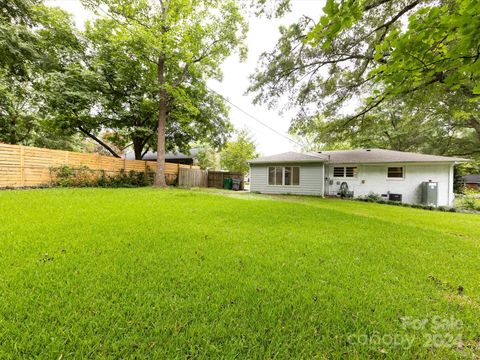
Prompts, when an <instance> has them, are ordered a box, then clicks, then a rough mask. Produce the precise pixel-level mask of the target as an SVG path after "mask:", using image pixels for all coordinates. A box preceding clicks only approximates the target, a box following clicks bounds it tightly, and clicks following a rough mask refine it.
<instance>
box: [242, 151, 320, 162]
mask: <svg viewBox="0 0 480 360" xmlns="http://www.w3.org/2000/svg"><path fill="white" fill-rule="evenodd" d="M327 160H328V156H326V155H323V154H318V153H297V152H293V151H289V152H286V153H282V154H276V155H271V156H263V157H259V158H257V159H254V160H249V161H248V162H249V163H250V164H268V163H290V162H292V163H293V162H294V163H299V162H302V163H303V162H325V161H327Z"/></svg>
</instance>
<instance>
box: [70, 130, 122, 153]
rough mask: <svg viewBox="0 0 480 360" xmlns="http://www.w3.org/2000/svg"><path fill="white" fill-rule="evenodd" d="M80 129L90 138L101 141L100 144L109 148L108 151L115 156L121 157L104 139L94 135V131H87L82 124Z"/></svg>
mask: <svg viewBox="0 0 480 360" xmlns="http://www.w3.org/2000/svg"><path fill="white" fill-rule="evenodd" d="M78 130H80V131H81V132H82V133H83V134H85V135H86V136H88V137H89V138H90V139H93V140H94V141H96V142H97V143H99V144H100V145H102V146H103V147H104V148H105V149H106V150H108V152H110V154H112V155H113V156H114V157H116V158H120V156H119V155H118V154H117V153H116V152H115V151H114V150H113V149H112V148H111V147H110V146H108V145H107V144H106V143H104V142H103V141H102V140H100V139H99V138H97V137H96V136H95V135H93V134H92V133H90V132H89V131H87V130H86V129H84V128H83V127H81V126H78Z"/></svg>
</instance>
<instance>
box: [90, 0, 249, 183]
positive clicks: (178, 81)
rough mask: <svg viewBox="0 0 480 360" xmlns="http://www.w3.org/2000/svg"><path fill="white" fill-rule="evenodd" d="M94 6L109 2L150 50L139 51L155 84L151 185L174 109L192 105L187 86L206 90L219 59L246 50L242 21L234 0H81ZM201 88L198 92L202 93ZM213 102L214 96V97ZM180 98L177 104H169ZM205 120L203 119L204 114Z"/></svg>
mask: <svg viewBox="0 0 480 360" xmlns="http://www.w3.org/2000/svg"><path fill="white" fill-rule="evenodd" d="M84 3H86V4H87V5H89V6H93V8H95V9H99V6H101V5H106V6H107V7H108V10H107V12H108V16H110V17H111V18H112V19H115V21H116V22H117V24H120V25H121V26H122V27H123V28H124V29H125V32H124V33H123V35H124V36H125V38H129V39H131V40H132V42H133V41H135V42H136V44H139V46H145V47H148V48H149V49H150V50H151V51H149V52H148V53H143V54H139V55H140V56H142V57H145V58H146V59H148V61H149V62H150V63H151V64H154V66H155V69H156V79H157V85H158V101H157V106H158V119H157V121H158V125H157V141H156V143H157V172H156V178H155V185H156V186H160V187H164V186H166V183H165V173H164V167H165V145H166V130H167V125H168V123H169V121H170V117H171V116H172V114H173V112H175V111H176V110H179V108H180V107H182V108H184V109H185V108H189V107H191V108H192V110H193V111H198V109H196V108H195V105H194V104H193V103H192V101H191V100H190V96H189V91H191V90H192V89H195V90H194V91H195V92H196V94H197V95H198V96H203V97H205V96H206V95H207V94H208V91H207V89H206V84H205V81H206V79H208V78H220V77H221V70H220V64H221V62H222V61H223V60H224V59H225V58H226V57H227V56H229V55H230V54H231V53H232V52H233V51H235V50H236V49H239V52H240V54H241V55H242V56H243V55H244V54H245V49H244V47H243V41H244V39H245V32H246V27H247V26H246V23H245V21H244V19H243V17H242V15H241V13H240V9H239V8H238V6H237V4H236V2H235V1H233V0H227V1H221V0H208V1H199V0H194V1H184V0H159V2H158V3H157V2H155V3H154V2H151V1H148V0H137V1H134V2H131V1H127V0H101V1H93V0H92V1H90V0H84ZM202 93H203V95H202ZM215 101H217V102H218V99H215ZM175 103H176V104H179V106H178V107H177V108H175V107H174V106H173V104H175ZM203 120H206V121H208V119H203Z"/></svg>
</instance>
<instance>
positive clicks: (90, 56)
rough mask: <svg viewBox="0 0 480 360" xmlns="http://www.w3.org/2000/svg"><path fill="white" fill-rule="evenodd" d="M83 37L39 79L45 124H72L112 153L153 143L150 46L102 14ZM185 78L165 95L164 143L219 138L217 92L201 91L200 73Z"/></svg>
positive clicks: (140, 150) (155, 110) (141, 150)
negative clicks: (77, 49)
mask: <svg viewBox="0 0 480 360" xmlns="http://www.w3.org/2000/svg"><path fill="white" fill-rule="evenodd" d="M83 41H84V42H85V44H86V45H85V52H84V54H83V55H82V61H81V62H78V63H74V64H72V65H71V66H70V67H69V68H68V71H66V72H64V73H63V74H58V75H56V74H53V75H52V76H51V77H50V78H49V79H48V81H47V82H46V85H47V86H46V88H45V90H46V91H45V93H46V95H47V98H48V101H47V105H48V111H49V112H50V114H52V116H51V122H52V125H55V124H56V125H57V126H58V127H60V128H61V129H63V131H65V132H77V131H80V132H81V133H82V134H84V135H85V136H88V137H90V138H92V139H93V140H94V141H96V142H97V143H99V144H100V145H101V146H102V147H103V148H105V149H107V151H109V152H110V153H111V154H112V155H113V156H119V149H123V148H125V147H127V146H130V145H131V146H132V147H133V150H134V153H135V158H136V159H138V160H139V159H142V157H143V155H144V154H145V153H146V152H147V151H148V150H151V149H154V148H156V145H157V137H156V132H157V128H158V114H159V107H158V103H159V93H160V91H159V90H160V87H159V85H158V81H157V65H156V63H154V62H152V61H151V59H153V58H154V57H155V56H156V51H155V49H153V48H152V47H151V46H150V45H149V44H146V43H142V42H138V41H137V39H135V38H134V37H133V36H132V34H131V29H130V28H128V27H126V26H125V25H124V24H121V23H120V24H119V23H118V22H117V21H116V20H114V19H112V18H110V17H105V16H104V17H102V18H100V19H97V20H96V21H95V22H94V23H87V24H86V30H85V32H84V33H83ZM173 70H178V69H177V68H174V69H173ZM190 80H191V82H189V83H179V84H178V85H177V86H176V87H175V93H176V95H177V96H170V95H169V96H168V100H169V101H168V103H169V108H168V111H167V114H168V117H169V121H168V122H167V124H166V130H165V133H166V139H165V146H166V149H167V150H180V151H186V150H187V149H188V146H189V145H190V143H191V142H192V140H195V141H205V142H208V143H210V144H212V145H213V146H219V145H221V144H223V143H224V142H225V141H226V138H227V136H228V133H229V132H230V130H231V125H230V122H229V121H228V109H227V107H226V106H225V103H224V102H223V100H222V99H221V98H220V97H219V96H218V95H216V94H214V93H210V92H208V91H207V89H206V87H205V81H204V80H202V79H197V78H193V77H191V78H190ZM100 135H101V136H100Z"/></svg>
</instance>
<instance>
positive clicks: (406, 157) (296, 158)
mask: <svg viewBox="0 0 480 360" xmlns="http://www.w3.org/2000/svg"><path fill="white" fill-rule="evenodd" d="M465 161H469V160H468V159H463V158H457V157H448V156H438V155H427V154H419V153H412V152H404V151H394V150H383V149H356V150H334V151H320V152H317V153H312V152H309V153H297V152H293V151H291V152H286V153H283V154H277V155H271V156H264V157H260V158H258V159H254V160H250V161H249V163H250V164H266V163H280V162H283V163H293V162H297V163H298V162H327V163H329V164H375V163H378V164H380V163H395V162H398V163H408V162H425V163H428V162H448V163H455V162H465Z"/></svg>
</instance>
